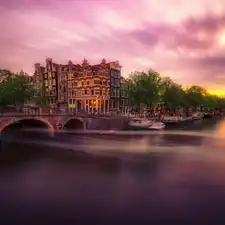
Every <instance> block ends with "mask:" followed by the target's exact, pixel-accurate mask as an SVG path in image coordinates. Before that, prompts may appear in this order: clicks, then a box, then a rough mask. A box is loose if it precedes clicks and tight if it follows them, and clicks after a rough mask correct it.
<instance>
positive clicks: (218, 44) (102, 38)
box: [0, 0, 225, 95]
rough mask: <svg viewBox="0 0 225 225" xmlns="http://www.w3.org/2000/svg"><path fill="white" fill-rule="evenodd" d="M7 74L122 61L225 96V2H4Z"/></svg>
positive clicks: (126, 69)
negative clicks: (41, 67)
mask: <svg viewBox="0 0 225 225" xmlns="http://www.w3.org/2000/svg"><path fill="white" fill-rule="evenodd" d="M0 17H1V19H0V31H1V32H0V68H6V69H11V70H12V71H20V70H21V69H23V70H24V71H27V72H29V73H33V71H34V66H33V65H34V63H37V62H40V63H41V64H44V63H45V59H46V58H47V57H50V58H52V59H53V61H54V62H56V63H62V64H63V63H65V64H66V63H67V62H68V61H69V60H72V61H73V63H82V61H83V59H84V58H86V59H87V60H88V61H89V63H90V64H96V63H99V62H101V60H102V59H103V58H105V59H106V60H107V61H115V60H118V61H119V62H120V64H121V65H122V67H123V68H122V75H123V76H125V77H127V76H128V74H129V73H130V72H132V71H134V70H147V69H148V68H152V69H154V70H156V71H158V72H159V73H160V74H161V75H162V76H170V77H171V78H172V79H173V80H174V81H176V82H179V83H181V84H183V85H184V86H190V85H192V84H197V85H202V86H204V87H206V88H207V89H208V90H209V91H210V92H211V93H215V94H218V95H225V1H224V0H214V1H213V0H197V1H194V0H191V1H187V0H157V1H152V0H133V1H131V0H0Z"/></svg>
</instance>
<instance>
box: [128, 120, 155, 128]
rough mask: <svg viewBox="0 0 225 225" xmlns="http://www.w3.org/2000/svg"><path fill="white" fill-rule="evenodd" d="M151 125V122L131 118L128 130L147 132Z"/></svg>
mask: <svg viewBox="0 0 225 225" xmlns="http://www.w3.org/2000/svg"><path fill="white" fill-rule="evenodd" d="M152 124H153V121H152V120H148V119H143V118H132V119H131V120H130V122H129V124H128V128H129V129H132V130H148V127H150V126H151V125H152Z"/></svg>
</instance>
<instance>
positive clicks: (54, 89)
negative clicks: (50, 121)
mask: <svg viewBox="0 0 225 225" xmlns="http://www.w3.org/2000/svg"><path fill="white" fill-rule="evenodd" d="M52 90H53V95H54V96H55V95H56V88H55V87H54V88H53V89H52Z"/></svg>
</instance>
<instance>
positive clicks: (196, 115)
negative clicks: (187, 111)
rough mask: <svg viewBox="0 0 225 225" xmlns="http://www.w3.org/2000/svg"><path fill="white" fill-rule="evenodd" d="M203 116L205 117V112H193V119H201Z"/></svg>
mask: <svg viewBox="0 0 225 225" xmlns="http://www.w3.org/2000/svg"><path fill="white" fill-rule="evenodd" d="M203 117H204V114H203V113H201V112H197V113H194V114H192V119H193V120H201V119H203Z"/></svg>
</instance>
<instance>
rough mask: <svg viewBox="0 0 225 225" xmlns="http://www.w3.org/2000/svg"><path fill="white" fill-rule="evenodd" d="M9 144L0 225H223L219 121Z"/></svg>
mask: <svg viewBox="0 0 225 225" xmlns="http://www.w3.org/2000/svg"><path fill="white" fill-rule="evenodd" d="M18 137H19V136H18ZM12 141H14V143H12V144H10V145H6V147H4V149H2V152H1V153H0V222H1V224H4V225H6V224H23V225H25V224H29V225H36V224H38V225H40V224H41V225H50V224H54V225H58V224H63V225H70V224H71V225H81V224H84V225H88V224H96V225H97V224H104V225H110V224H141V225H142V224H143V225H145V224H148V225H149V224H154V225H155V224H182V225H184V224H189V225H195V224H198V225H200V224H204V225H206V224H214V225H215V224H225V120H222V119H217V120H216V119H215V120H214V119H211V120H204V121H196V122H194V123H192V124H188V125H187V124H186V125H182V126H179V127H176V128H173V129H167V130H165V131H162V132H161V131H160V132H148V133H146V132H145V133H140V132H137V133H126V132H124V133H123V132H118V133H117V134H112V135H109V134H107V135H106V134H104V132H103V133H102V134H101V135H92V136H79V135H71V134H70V135H68V134H62V133H61V134H57V135H56V139H55V140H54V141H53V140H48V139H41V138H40V137H39V138H36V139H35V138H32V139H29V138H26V139H23V138H21V137H19V138H16V137H15V136H14V139H13V140H12Z"/></svg>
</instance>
